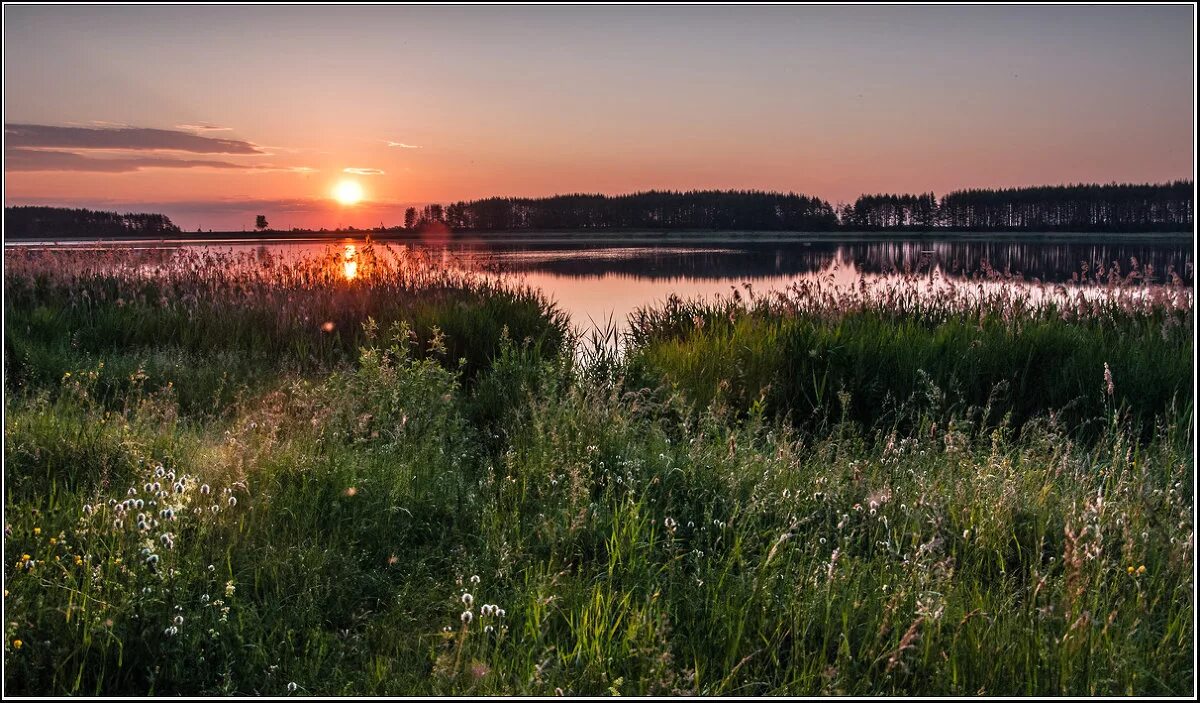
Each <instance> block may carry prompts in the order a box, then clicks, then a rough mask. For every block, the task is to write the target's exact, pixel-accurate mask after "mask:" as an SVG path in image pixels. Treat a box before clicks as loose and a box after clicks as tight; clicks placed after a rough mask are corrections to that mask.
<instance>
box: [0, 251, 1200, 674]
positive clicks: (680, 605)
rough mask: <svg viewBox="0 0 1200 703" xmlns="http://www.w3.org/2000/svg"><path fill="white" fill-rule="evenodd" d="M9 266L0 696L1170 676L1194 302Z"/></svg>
mask: <svg viewBox="0 0 1200 703" xmlns="http://www.w3.org/2000/svg"><path fill="white" fill-rule="evenodd" d="M349 264H350V262H348V261H347V260H345V259H344V258H343V257H342V256H341V254H340V253H339V252H337V251H331V252H330V253H329V254H328V255H327V256H324V257H312V258H305V259H301V260H295V261H292V260H281V259H278V258H275V257H272V256H270V255H269V254H262V255H239V256H232V255H220V254H194V253H191V254H189V253H164V252H152V251H151V252H141V253H138V252H131V251H128V250H116V249H113V250H103V251H98V252H55V251H18V250H10V251H8V252H6V264H5V281H4V287H5V288H4V290H5V301H4V314H5V329H4V352H5V362H4V363H5V368H4V372H5V384H4V389H5V405H4V411H5V423H4V452H5V454H4V491H5V495H4V499H5V539H4V588H5V591H4V611H5V612H4V614H5V617H4V623H5V633H4V634H5V636H4V663H5V692H6V693H9V694H26V695H31V694H60V695H61V694H79V695H119V694H128V695H145V694H159V695H171V694H214V695H220V694H246V695H253V694H262V695H297V696H299V695H316V694H328V695H338V694H359V695H378V694H392V695H416V694H457V695H470V694H481V695H486V694H532V695H555V694H566V695H585V694H599V695H604V694H614V695H616V694H619V695H638V694H664V695H669V694H696V695H735V694H736V695H777V694H793V695H804V694H810V695H816V694H858V695H879V694H884V695H887V694H891V695H908V694H943V695H956V694H959V695H969V694H990V695H1063V694H1075V695H1101V694H1108V695H1126V694H1140V695H1186V694H1188V693H1190V692H1191V691H1192V690H1193V688H1194V651H1193V648H1192V641H1193V635H1194V631H1193V620H1194V610H1193V600H1194V599H1193V596H1194V587H1195V584H1194V581H1193V577H1192V573H1193V566H1194V562H1193V558H1194V551H1195V544H1194V524H1193V512H1194V498H1193V488H1194V486H1193V473H1194V463H1193V447H1194V442H1195V435H1194V422H1195V420H1194V418H1195V415H1194V378H1193V368H1192V354H1193V335H1194V304H1193V293H1192V290H1191V289H1190V288H1188V287H1185V286H1182V285H1173V286H1154V287H1151V286H1146V285H1143V284H1141V283H1140V282H1139V281H1138V280H1136V277H1128V276H1116V277H1114V276H1112V275H1109V276H1108V277H1100V276H1099V274H1095V273H1094V274H1093V277H1092V278H1091V279H1089V280H1087V281H1086V282H1083V283H1079V284H1071V285H1065V286H1043V287H1041V288H1039V289H1036V291H1035V290H1034V289H1031V288H1026V287H1014V286H1009V285H1005V284H1004V282H1003V281H992V280H986V279H981V280H979V281H973V282H970V283H966V284H964V283H952V282H945V281H934V282H930V281H929V280H927V279H919V280H918V279H916V278H912V277H905V276H897V277H895V278H894V279H893V280H891V281H890V282H889V283H887V284H886V285H877V286H868V285H866V284H865V282H864V283H863V285H861V286H858V287H855V288H852V289H836V288H833V287H831V286H823V285H822V284H821V283H820V282H815V283H814V282H808V283H804V284H798V285H796V286H795V287H793V288H792V289H791V290H789V291H786V292H784V293H777V294H771V295H756V294H754V293H753V291H751V290H746V291H745V292H744V293H742V292H738V293H737V294H734V295H731V296H728V297H725V298H722V299H717V300H707V301H688V300H670V301H668V302H667V303H665V304H663V305H661V306H656V307H653V308H649V309H645V310H641V311H639V312H638V313H637V314H636V315H635V316H634V318H633V319H632V320H631V325H630V331H629V333H628V335H627V337H626V338H625V340H624V344H623V348H622V349H621V350H620V352H617V351H614V349H613V347H612V345H611V344H609V342H611V341H612V340H611V339H604V338H603V335H598V336H595V337H592V338H586V337H579V336H578V335H576V334H574V333H573V332H572V331H571V330H570V328H569V325H568V321H567V319H566V317H565V315H563V314H562V313H561V311H559V310H557V309H556V308H555V306H554V305H553V304H552V303H551V302H550V301H548V300H547V299H546V297H545V296H543V295H542V294H541V293H539V292H538V291H536V290H530V289H526V288H522V287H520V286H518V285H515V284H512V283H508V282H506V281H504V280H502V279H496V278H493V277H483V276H478V275H474V274H471V273H465V272H459V271H453V270H447V269H445V268H442V267H440V266H439V265H437V264H436V263H435V262H433V261H430V260H427V259H426V258H424V257H423V256H422V255H421V254H420V253H419V252H414V251H411V250H405V251H403V252H399V253H392V254H389V255H388V256H382V255H377V253H376V251H375V250H374V248H373V247H367V248H366V249H364V250H363V251H362V252H361V253H360V255H359V256H358V257H357V258H356V260H355V261H354V266H353V268H351V267H350V266H349Z"/></svg>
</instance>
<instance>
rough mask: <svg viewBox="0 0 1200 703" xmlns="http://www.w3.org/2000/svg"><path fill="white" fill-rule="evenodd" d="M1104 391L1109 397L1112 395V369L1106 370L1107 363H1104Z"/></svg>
mask: <svg viewBox="0 0 1200 703" xmlns="http://www.w3.org/2000/svg"><path fill="white" fill-rule="evenodd" d="M1104 391H1105V392H1106V393H1108V394H1109V395H1112V394H1113V377H1112V369H1110V368H1108V362H1107V361H1106V362H1104Z"/></svg>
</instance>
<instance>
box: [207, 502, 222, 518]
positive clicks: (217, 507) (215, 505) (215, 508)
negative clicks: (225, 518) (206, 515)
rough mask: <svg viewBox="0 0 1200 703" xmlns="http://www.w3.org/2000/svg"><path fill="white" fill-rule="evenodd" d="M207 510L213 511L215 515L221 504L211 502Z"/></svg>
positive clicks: (219, 510)
mask: <svg viewBox="0 0 1200 703" xmlns="http://www.w3.org/2000/svg"><path fill="white" fill-rule="evenodd" d="M209 510H211V511H212V512H213V515H216V514H217V513H219V512H221V506H219V505H217V504H216V503H213V505H212V507H211V508H209Z"/></svg>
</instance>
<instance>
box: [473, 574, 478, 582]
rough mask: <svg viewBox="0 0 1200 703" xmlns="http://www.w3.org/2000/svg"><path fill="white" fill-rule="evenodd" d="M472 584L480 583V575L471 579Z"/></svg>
mask: <svg viewBox="0 0 1200 703" xmlns="http://www.w3.org/2000/svg"><path fill="white" fill-rule="evenodd" d="M471 583H479V575H478V574H477V575H475V576H472V577H471Z"/></svg>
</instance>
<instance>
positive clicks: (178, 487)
mask: <svg viewBox="0 0 1200 703" xmlns="http://www.w3.org/2000/svg"><path fill="white" fill-rule="evenodd" d="M175 492H176V493H183V484H182V483H176V484H175Z"/></svg>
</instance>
